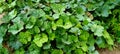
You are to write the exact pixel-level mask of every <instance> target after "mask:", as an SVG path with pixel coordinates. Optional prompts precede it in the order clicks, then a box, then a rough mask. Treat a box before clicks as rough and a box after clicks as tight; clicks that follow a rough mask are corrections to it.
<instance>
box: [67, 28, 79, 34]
mask: <svg viewBox="0 0 120 54" xmlns="http://www.w3.org/2000/svg"><path fill="white" fill-rule="evenodd" d="M69 32H71V33H74V34H76V35H80V34H81V31H80V29H79V28H77V27H73V28H71V29H70V30H69Z"/></svg>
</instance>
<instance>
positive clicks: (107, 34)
mask: <svg viewBox="0 0 120 54" xmlns="http://www.w3.org/2000/svg"><path fill="white" fill-rule="evenodd" d="M103 37H104V38H105V39H106V41H107V43H108V44H109V45H113V44H114V43H113V40H112V38H111V37H110V35H109V33H108V32H107V31H106V30H104V32H103Z"/></svg>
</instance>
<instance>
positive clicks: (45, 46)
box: [43, 44, 51, 49]
mask: <svg viewBox="0 0 120 54" xmlns="http://www.w3.org/2000/svg"><path fill="white" fill-rule="evenodd" d="M50 46H51V44H45V45H44V46H43V49H50Z"/></svg>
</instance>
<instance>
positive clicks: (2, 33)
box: [0, 25, 8, 37]
mask: <svg viewBox="0 0 120 54" xmlns="http://www.w3.org/2000/svg"><path fill="white" fill-rule="evenodd" d="M7 29H8V28H7V26H6V25H2V26H0V37H3V36H5V34H6V31H7Z"/></svg>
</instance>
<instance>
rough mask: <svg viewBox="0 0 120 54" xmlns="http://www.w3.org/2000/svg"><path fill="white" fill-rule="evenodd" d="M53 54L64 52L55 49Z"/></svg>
mask: <svg viewBox="0 0 120 54" xmlns="http://www.w3.org/2000/svg"><path fill="white" fill-rule="evenodd" d="M51 54H63V51H62V50H57V49H54V50H53V51H52V53H51Z"/></svg>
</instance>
